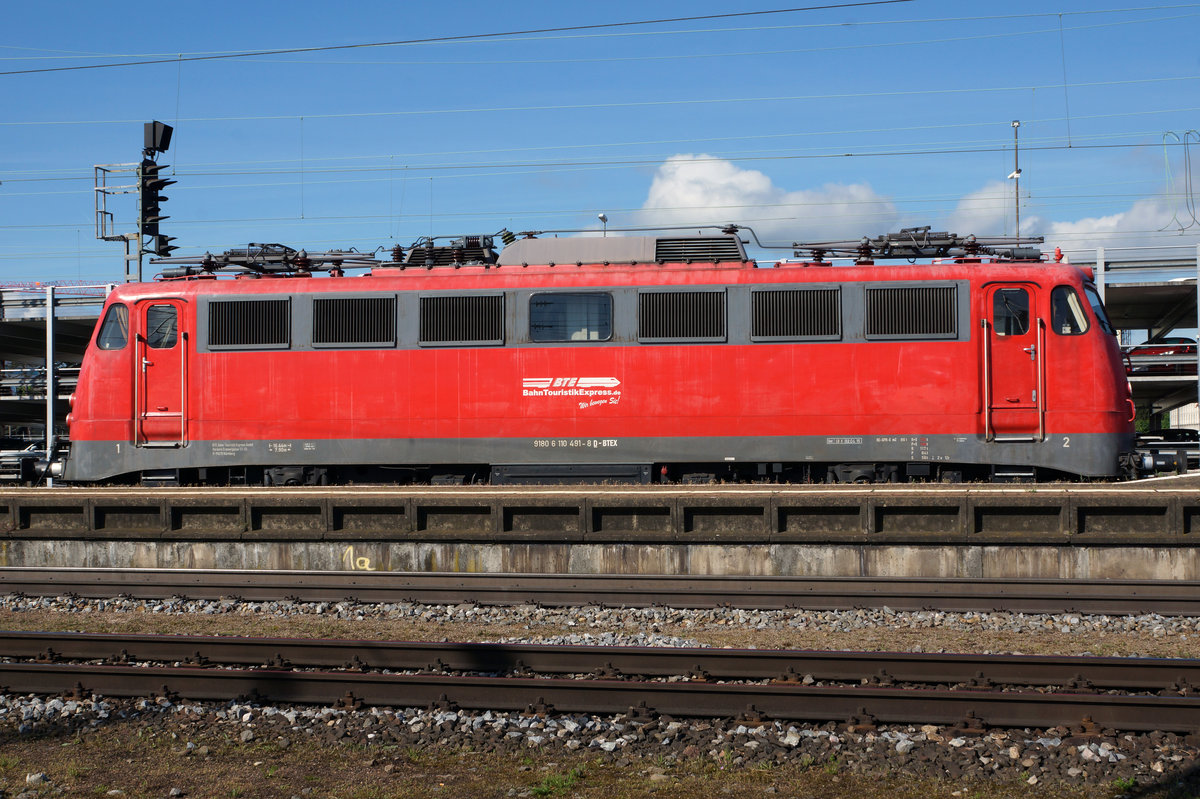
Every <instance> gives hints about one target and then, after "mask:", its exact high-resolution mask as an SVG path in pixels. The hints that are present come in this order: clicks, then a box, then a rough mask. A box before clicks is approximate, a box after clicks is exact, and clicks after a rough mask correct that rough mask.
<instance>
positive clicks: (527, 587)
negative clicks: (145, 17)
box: [0, 567, 1200, 616]
mask: <svg viewBox="0 0 1200 799" xmlns="http://www.w3.org/2000/svg"><path fill="white" fill-rule="evenodd" d="M0 593H7V594H23V595H26V596H59V595H74V596H80V597H92V598H109V597H114V596H118V595H123V596H128V597H133V598H137V599H167V598H171V597H187V598H191V599H222V598H239V599H244V600H248V601H281V600H286V599H293V600H297V601H304V602H340V601H346V600H356V601H360V602H414V603H424V604H462V603H474V604H485V605H518V604H539V605H544V606H553V607H566V606H581V605H602V606H607V607H652V606H668V607H677V608H712V607H718V606H726V605H727V606H731V607H738V608H755V609H785V608H804V609H810V610H838V609H855V608H865V607H875V608H878V607H884V606H886V607H889V608H891V609H893V610H923V609H938V610H946V611H962V612H966V611H984V612H985V611H1014V612H1022V613H1064V612H1073V613H1096V614H1110V615H1128V614H1141V613H1159V614H1164V615H1179V616H1197V615H1200V582H1193V581H1165V580H1158V581H1155V580H1049V579H1044V580H1018V579H997V580H982V579H972V580H961V579H955V578H930V579H918V578H905V577H894V578H877V577H863V578H842V577H722V576H706V575H696V576H678V575H612V574H609V575H605V574H598V575H586V574H572V575H547V574H462V573H427V572H364V571H352V572H320V571H276V570H271V571H240V570H208V569H84V568H68V569H53V568H44V569H43V568H15V567H10V568H0Z"/></svg>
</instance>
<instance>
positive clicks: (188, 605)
mask: <svg viewBox="0 0 1200 799" xmlns="http://www.w3.org/2000/svg"><path fill="white" fill-rule="evenodd" d="M5 611H8V612H12V613H18V614H19V613H31V612H39V611H41V612H52V613H65V614H84V615H86V614H126V613H131V614H149V615H151V616H163V617H166V616H186V617H188V618H193V619H195V618H201V619H220V618H246V617H251V618H260V619H261V618H272V619H285V618H293V617H309V618H320V619H324V620H338V621H347V622H355V621H360V622H361V621H389V622H412V623H418V624H426V625H437V626H445V627H446V628H447V632H449V631H450V628H451V627H454V626H460V625H461V626H465V627H468V628H470V629H473V630H482V631H483V637H479V636H476V637H475V640H480V641H497V642H501V643H562V644H591V645H597V646H601V645H603V646H697V645H702V644H698V643H697V640H696V639H692V638H690V637H688V636H687V635H681V633H687V632H689V631H697V632H699V631H706V632H709V633H711V632H714V631H718V632H720V631H730V632H734V631H740V632H742V633H749V634H751V635H753V634H754V633H763V632H778V633H784V634H788V633H795V634H804V633H812V634H821V635H824V636H830V635H855V634H872V633H887V634H906V633H907V634H912V635H918V636H919V635H920V634H922V633H924V632H927V631H938V632H943V633H957V634H966V635H969V636H976V635H977V636H979V639H980V641H981V642H983V643H985V644H987V643H989V642H990V641H993V640H995V639H994V634H1000V635H1007V636H1020V637H1022V638H1026V639H1029V640H1032V638H1034V637H1036V636H1041V635H1047V634H1049V635H1059V636H1066V637H1069V638H1071V639H1072V640H1073V641H1075V642H1077V643H1078V644H1079V645H1076V646H1073V647H1071V648H1072V649H1073V653H1074V654H1089V653H1091V652H1092V650H1091V649H1089V645H1091V644H1095V645H1097V646H1096V648H1100V647H1099V644H1101V643H1103V642H1105V639H1113V640H1114V641H1124V640H1126V639H1129V638H1131V637H1132V639H1133V640H1140V641H1146V642H1160V643H1161V644H1162V645H1165V646H1169V647H1171V649H1170V650H1169V651H1168V652H1164V651H1163V650H1162V648H1161V647H1158V646H1156V647H1153V648H1151V647H1146V649H1147V651H1137V650H1136V649H1135V650H1133V651H1122V652H1121V653H1120V654H1122V655H1127V656H1138V655H1145V656H1163V655H1164V654H1169V655H1170V656H1200V617H1187V616H1162V615H1159V614H1156V613H1147V614H1140V615H1129V616H1110V615H1103V614H1081V613H1057V614H1043V613H1012V612H1001V611H996V612H965V613H962V612H947V611H938V610H921V611H900V610H893V609H891V608H888V607H883V608H872V609H862V608H860V609H855V610H793V609H788V610H747V609H741V608H706V609H681V608H660V607H654V608H611V607H598V606H581V607H541V606H537V605H514V606H490V605H475V604H470V603H463V604H456V605H425V604H420V603H411V602H394V603H379V604H372V603H363V602H352V601H341V602H299V601H286V600H285V601H262V602H251V601H245V600H240V599H219V600H202V599H181V598H172V599H162V600H149V599H131V598H122V597H115V598H110V599H85V598H81V597H72V596H57V597H24V596H14V595H7V596H3V597H0V613H3V612H5ZM503 628H508V629H513V628H517V629H520V630H521V631H522V632H525V631H526V630H527V631H528V635H520V636H503V635H497V634H493V635H492V636H491V637H488V633H487V630H489V629H492V630H496V629H503ZM539 628H550V629H557V630H560V631H563V632H553V633H550V634H548V635H538V634H537V630H538V629H539ZM629 630H636V631H637V632H628V631H629ZM450 637H453V636H450ZM1010 640H1011V639H1010ZM746 646H747V647H749V648H754V647H755V644H753V643H748V644H746ZM907 649H908V650H909V651H914V652H921V651H939V650H938V649H937V648H932V649H931V648H926V646H925V645H924V644H922V643H920V642H914V643H912V645H911V646H908V647H907ZM1151 649H1152V651H1151ZM977 651H979V652H981V653H983V654H990V653H992V652H1000V651H1015V650H1012V649H1009V650H1004V649H1002V648H999V647H995V648H992V649H988V648H986V647H980V648H978V649H977ZM1047 654H1048V653H1047ZM1060 654H1067V653H1066V652H1062V653H1060ZM1103 654H1108V653H1107V652H1104V653H1103Z"/></svg>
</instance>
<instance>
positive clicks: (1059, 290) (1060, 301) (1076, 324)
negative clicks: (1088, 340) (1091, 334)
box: [1050, 286, 1088, 336]
mask: <svg viewBox="0 0 1200 799" xmlns="http://www.w3.org/2000/svg"><path fill="white" fill-rule="evenodd" d="M1050 327H1051V328H1052V329H1053V330H1054V332H1055V333H1058V334H1059V335H1060V336H1078V335H1080V334H1082V333H1086V332H1087V329H1088V318H1087V314H1086V313H1084V310H1083V301H1082V300H1080V299H1079V295H1078V294H1077V293H1076V292H1075V289H1073V288H1071V287H1070V286H1055V287H1054V290H1053V291H1051V292H1050Z"/></svg>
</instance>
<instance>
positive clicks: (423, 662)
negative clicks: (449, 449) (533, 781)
mask: <svg viewBox="0 0 1200 799" xmlns="http://www.w3.org/2000/svg"><path fill="white" fill-rule="evenodd" d="M0 647H3V651H4V652H5V653H6V654H7V656H8V659H9V661H10V662H6V663H0V685H2V686H4V687H5V689H6V690H7V691H8V692H18V693H24V692H37V693H75V694H77V695H79V694H88V693H99V694H103V695H108V696H146V695H148V694H157V695H160V696H166V697H168V698H171V699H179V698H181V697H182V698H186V699H188V700H229V699H235V698H253V699H255V700H256V701H261V702H294V703H320V704H334V703H339V702H340V703H342V704H343V705H358V704H360V703H362V704H369V705H387V706H405V707H411V706H432V707H440V708H444V709H454V708H461V709H464V710H485V709H487V710H506V711H513V710H517V711H520V710H525V711H527V712H531V713H551V712H560V713H598V714H617V713H625V714H627V715H628V716H629V717H630V718H631V719H634V720H637V719H643V720H651V719H654V718H657V717H660V716H662V715H671V716H691V717H721V716H724V717H733V718H737V719H743V720H745V721H748V722H756V723H757V722H763V721H766V720H770V719H781V720H793V721H830V720H834V721H846V720H853V721H854V723H857V724H860V725H871V724H876V723H929V724H941V725H957V726H958V727H959V728H961V729H962V730H964V731H965V732H982V731H984V730H986V729H987V728H988V727H1039V728H1048V727H1053V726H1060V725H1061V726H1073V727H1075V728H1076V729H1077V730H1078V731H1079V732H1081V733H1082V734H1085V735H1088V734H1095V735H1098V734H1101V733H1102V732H1103V730H1105V729H1115V730H1125V731H1139V730H1142V731H1145V730H1171V731H1189V732H1190V731H1195V730H1197V729H1200V698H1197V697H1195V696H1194V695H1193V693H1194V689H1193V687H1192V685H1193V684H1195V683H1200V661H1197V660H1164V659H1133V658H1130V659H1121V658H1079V657H1075V658H1068V657H1032V656H992V655H987V656H983V655H927V654H920V655H912V654H893V653H853V652H805V651H758V650H713V649H665V648H640V647H563V646H530V645H502V644H430V643H405V642H378V641H300V640H295V639H244V638H208V637H193V636H140V635H139V636H123V635H97V634H64V633H55V634H46V633H5V634H2V635H0ZM67 658H71V659H78V660H83V661H91V662H74V663H67V662H63V660H65V659H67ZM97 661H100V662H97ZM113 661H117V662H119V664H118V665H111V663H112V662H113ZM130 661H136V662H137V665H129V662H130ZM187 661H190V665H180V664H184V663H185V662H187ZM164 663H169V664H171V665H162V664H164ZM248 664H257V665H253V666H252V667H247V665H248Z"/></svg>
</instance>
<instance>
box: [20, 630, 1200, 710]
mask: <svg viewBox="0 0 1200 799" xmlns="http://www.w3.org/2000/svg"><path fill="white" fill-rule="evenodd" d="M0 653H3V655H4V656H5V657H9V658H29V659H40V660H42V661H54V660H58V659H66V660H104V661H107V662H109V663H126V662H130V661H146V662H185V661H186V662H191V663H205V664H210V665H214V666H215V665H221V666H246V665H251V666H253V665H263V664H268V665H271V666H275V667H280V666H283V665H286V666H288V667H290V668H331V667H332V668H347V667H348V668H353V669H360V670H361V669H394V670H425V671H435V672H441V671H463V672H485V673H497V674H510V673H518V674H521V673H526V672H531V673H536V674H574V675H578V674H589V673H598V674H604V675H607V676H609V677H613V678H617V677H622V676H637V677H671V676H689V677H691V678H693V679H720V680H778V681H783V682H797V681H801V680H803V678H805V677H811V678H812V680H817V681H835V682H843V683H844V682H856V683H857V682H864V683H868V684H874V685H881V684H882V685H887V684H890V683H929V684H949V685H967V686H971V687H981V686H987V685H996V686H1040V687H1047V686H1055V687H1062V686H1068V687H1070V688H1072V689H1073V690H1112V689H1115V690H1123V691H1181V690H1182V691H1185V692H1193V691H1200V660H1198V659H1189V658H1121V657H1095V656H1060V655H1049V656H1048V655H994V654H987V655H981V654H941V653H897V652H849V651H819V650H763V649H715V648H710V647H629V646H552V645H540V644H493V643H470V642H463V643H441V642H422V641H374V640H338V639H298V638H238V637H226V636H191V635H144V634H139V635H128V634H112V633H63V632H0ZM1197 723H1198V724H1200V719H1198V720H1197Z"/></svg>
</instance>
